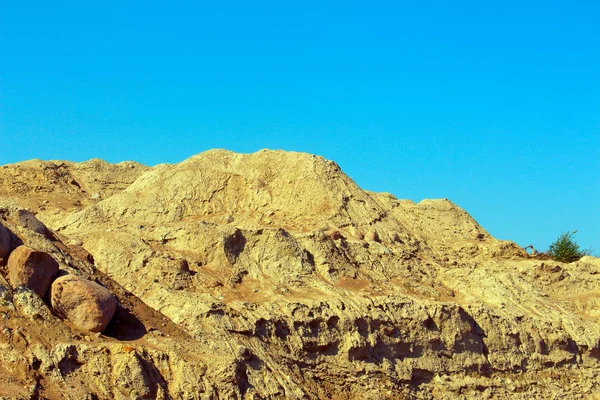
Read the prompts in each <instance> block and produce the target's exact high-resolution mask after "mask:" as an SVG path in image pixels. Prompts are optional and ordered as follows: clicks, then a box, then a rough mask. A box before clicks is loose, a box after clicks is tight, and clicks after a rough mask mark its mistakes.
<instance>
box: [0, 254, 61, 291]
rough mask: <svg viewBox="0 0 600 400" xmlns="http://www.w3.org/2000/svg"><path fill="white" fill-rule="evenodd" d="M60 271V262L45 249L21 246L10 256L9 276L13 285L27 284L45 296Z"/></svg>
mask: <svg viewBox="0 0 600 400" xmlns="http://www.w3.org/2000/svg"><path fill="white" fill-rule="evenodd" d="M57 272H58V263H57V262H56V260H54V259H53V258H52V256H51V255H50V254H48V253H46V252H44V251H38V250H35V249H32V248H30V247H27V246H24V245H23V246H19V247H17V248H16V249H14V250H13V252H12V253H11V254H10V257H9V258H8V277H9V280H10V283H11V285H12V286H13V287H18V286H25V287H27V288H29V289H31V290H33V291H34V292H35V293H36V294H37V295H38V296H40V297H44V296H45V295H46V292H47V291H48V288H49V287H50V284H51V283H52V279H53V278H54V277H55V276H56V274H57Z"/></svg>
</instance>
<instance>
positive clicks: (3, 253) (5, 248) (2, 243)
mask: <svg viewBox="0 0 600 400" xmlns="http://www.w3.org/2000/svg"><path fill="white" fill-rule="evenodd" d="M9 254H10V235H9V234H8V231H7V230H6V228H5V227H4V226H3V225H2V224H0V258H4V259H5V258H7V257H8V255H9Z"/></svg>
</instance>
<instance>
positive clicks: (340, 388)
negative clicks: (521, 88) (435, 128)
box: [0, 150, 600, 399]
mask: <svg viewBox="0 0 600 400" xmlns="http://www.w3.org/2000/svg"><path fill="white" fill-rule="evenodd" d="M55 173H58V175H59V176H57V175H56V174H55ZM96 174H97V175H96ZM98 177H99V179H100V180H102V183H100V182H98ZM71 179H75V181H76V183H77V185H75V184H73V183H72V182H71ZM51 182H54V183H51ZM0 183H2V184H0V204H1V202H2V200H3V199H5V201H6V202H7V203H10V204H14V203H15V202H16V203H17V205H19V204H20V205H21V206H27V207H29V208H31V209H32V211H33V212H34V214H35V215H36V216H37V217H38V218H39V219H41V220H42V221H43V223H44V224H45V225H46V226H47V227H48V228H49V231H50V233H51V234H52V235H54V236H52V235H47V236H48V237H45V236H41V235H39V233H36V232H34V231H32V230H31V229H30V228H29V229H28V228H27V227H26V226H24V225H26V224H25V223H24V222H23V221H22V220H21V219H20V218H18V213H17V212H16V211H15V212H13V213H8V214H6V215H8V217H7V218H8V220H7V221H6V222H7V223H9V224H11V225H10V226H9V228H10V229H11V231H13V232H14V233H15V234H16V235H17V236H19V238H20V239H21V240H22V241H23V242H24V243H26V244H28V245H29V246H32V247H35V248H40V249H45V251H48V252H50V253H52V254H53V256H54V257H55V258H56V259H57V260H58V261H59V263H60V267H61V269H63V270H65V271H69V272H71V273H73V274H76V275H81V276H85V277H86V278H88V279H90V280H98V281H100V282H102V284H103V285H105V286H106V287H108V288H109V289H110V290H111V292H113V293H115V296H116V297H117V298H118V299H119V304H121V305H122V306H118V307H117V310H116V314H115V317H114V323H111V324H110V325H109V326H108V328H107V330H106V331H105V334H106V335H108V336H111V335H112V336H111V337H109V338H107V339H105V338H104V337H99V338H96V337H95V336H94V337H93V338H91V339H90V341H89V342H88V343H80V341H77V339H75V338H76V337H77V336H76V333H72V332H71V331H70V328H69V325H68V324H64V323H63V322H62V321H61V320H58V319H56V317H54V316H52V315H51V314H48V315H47V313H45V312H44V303H43V302H41V303H40V302H36V301H33V300H31V296H30V295H29V293H28V292H23V293H21V292H18V293H13V291H11V289H10V288H9V287H7V288H6V290H2V280H1V279H0V305H2V304H5V309H6V310H7V311H6V314H7V315H9V319H8V320H7V321H8V322H7V323H6V326H7V328H9V329H14V327H16V326H17V325H16V322H15V321H17V322H18V320H19V319H24V318H26V319H27V320H28V321H29V320H31V321H34V323H32V324H31V325H26V326H28V328H27V329H29V330H28V331H25V332H24V333H23V335H24V336H23V337H24V338H25V339H19V338H20V336H19V335H18V334H16V333H14V332H12V331H11V334H10V335H8V336H7V337H8V338H10V339H6V343H10V347H9V348H10V349H11V350H10V351H11V352H12V353H10V354H11V357H12V358H9V356H5V358H4V360H10V359H14V360H20V361H18V362H19V363H21V364H19V366H20V367H19V368H21V369H19V368H17V369H16V370H17V371H24V372H23V373H22V376H21V375H19V376H16V375H15V374H14V373H12V372H11V374H12V375H5V376H13V377H14V381H18V382H19V383H20V384H21V385H22V386H20V387H24V388H25V387H29V386H28V381H27V380H26V379H30V380H31V379H33V375H28V374H29V372H26V371H40V372H39V376H43V377H44V380H43V382H42V381H40V380H39V379H38V381H37V382H41V383H39V384H38V386H37V389H35V388H34V389H35V390H37V392H36V393H37V394H40V395H44V396H46V397H49V398H55V397H54V393H62V392H64V390H62V389H63V388H64V387H65V386H64V385H65V384H63V383H61V381H60V380H59V379H58V377H56V379H55V378H53V377H52V373H53V372H51V371H52V370H53V369H52V368H51V367H50V365H53V363H54V364H56V365H58V369H59V371H60V376H61V377H63V378H64V379H65V380H66V381H67V383H66V384H67V385H69V387H74V388H76V389H75V390H76V392H75V394H74V396H73V398H78V397H76V396H77V395H80V394H83V393H84V394H94V395H95V396H97V397H98V398H101V399H104V398H202V396H204V398H212V399H217V398H223V399H230V398H233V399H246V398H290V399H306V398H308V399H318V398H339V399H352V398H361V399H385V398H414V399H433V398H473V397H481V398H525V399H528V398H531V399H537V398H552V397H556V398H560V397H562V398H577V397H582V396H586V395H587V396H594V395H598V394H600V385H599V383H598V382H599V380H598V376H599V374H600V362H599V359H600V314H599V313H598V310H599V309H600V303H599V301H598V298H599V294H600V261H599V260H598V259H596V258H593V257H585V258H583V259H582V260H580V261H579V262H577V263H571V264H562V263H558V262H554V261H549V260H538V259H535V258H530V257H528V255H527V254H526V253H525V252H524V251H523V250H522V249H521V248H519V247H518V246H517V245H516V244H514V243H512V242H508V241H500V240H497V239H495V238H494V237H493V236H492V235H490V234H489V233H488V232H486V231H485V230H484V229H483V228H482V227H481V226H479V224H477V222H476V221H474V220H473V219H472V218H471V217H470V216H469V215H468V214H467V213H466V212H465V211H464V210H461V209H460V208H459V207H457V206H456V205H454V204H453V203H451V202H450V201H448V200H423V201H421V202H420V203H414V202H412V201H410V200H398V199H396V198H395V197H394V196H392V195H389V194H385V193H371V192H366V191H363V190H361V189H360V188H359V187H358V186H357V185H356V184H355V183H354V182H353V181H352V180H351V179H350V178H349V177H347V176H346V175H345V174H343V173H342V172H341V170H340V168H339V167H338V166H337V165H336V164H335V163H333V162H330V161H327V160H325V159H323V158H320V157H315V156H312V155H308V154H299V153H286V152H281V151H261V152H258V153H254V154H246V155H243V154H235V153H231V152H227V151H222V150H215V151H209V152H206V153H202V154H199V155H197V156H194V157H192V158H190V159H188V160H185V161H183V162H181V163H179V164H174V165H159V166H156V167H153V168H146V167H142V166H139V165H137V164H131V166H130V167H126V166H125V165H124V164H123V165H116V166H112V165H110V164H106V163H103V162H101V161H98V160H93V161H90V162H88V163H83V164H73V163H58V162H48V163H44V162H39V161H32V162H28V163H21V164H16V165H13V166H6V167H4V168H0ZM36 188H41V189H39V190H40V191H41V192H38V191H37V190H38V189H36ZM2 191H5V192H6V193H5V194H4V195H3V192H2ZM42 192H43V193H44V196H43V197H41V196H40V197H36V196H37V195H38V193H42ZM29 193H31V196H29V195H28V196H26V197H25V195H26V194H29ZM96 193H99V195H98V196H96V195H95V194H96ZM44 201H49V202H48V203H44ZM1 216H2V214H1V213H0V217H1ZM53 237H55V238H54V239H53ZM63 242H64V243H70V245H69V246H67V245H64V244H63ZM86 251H87V252H89V254H91V256H93V258H92V257H91V256H89V257H88V255H89V254H88V253H86ZM92 261H93V262H94V263H95V265H92ZM0 278H1V276H0ZM121 286H122V287H121ZM126 291H129V292H130V293H128V292H126ZM140 299H141V301H140ZM30 300H31V301H30ZM142 302H143V303H142ZM121 308H122V309H121ZM0 311H1V310H0ZM165 316H166V317H168V319H167V318H164V317H165ZM0 317H1V315H0ZM161 318H164V319H161ZM38 320H42V321H45V322H44V323H43V324H44V327H45V328H44V329H46V330H47V329H48V328H47V326H49V325H51V326H56V327H57V328H56V330H57V332H60V334H61V335H62V336H61V337H66V338H67V339H61V340H60V341H59V340H58V339H56V340H54V339H52V340H50V341H49V342H48V343H49V344H43V343H42V342H41V341H38V340H37V339H36V337H35V334H34V333H35V332H36V331H35V329H37V328H36V326H38V325H36V323H37V322H35V321H38ZM2 323H3V322H2V319H0V326H1V324H2ZM40 326H41V325H40ZM0 329H1V327H0ZM119 329H124V330H125V332H119V331H118V330H119ZM113 330H116V332H113ZM27 335H29V336H27ZM57 335H58V333H57ZM25 340H26V341H27V342H28V343H29V344H38V345H39V347H40V349H39V351H38V350H36V353H35V357H34V356H33V355H30V354H29V353H27V352H26V351H25V350H22V349H26V348H27V347H24V346H21V347H19V343H21V341H25ZM0 349H2V338H1V337H0ZM0 357H2V352H1V351H0ZM19 357H20V358H19ZM36 360H41V361H36ZM0 361H2V360H0ZM6 362H8V361H6ZM39 363H41V364H39ZM3 365H4V364H3V363H2V362H0V396H3V395H5V394H4V393H2V390H8V389H2V388H3V387H7V388H14V386H10V385H9V382H8V381H5V382H3V381H2V379H3V378H2V376H4V375H3V373H4V371H2V368H4V367H3ZM6 365H9V364H6ZM40 365H41V366H40ZM12 366H14V363H13V364H10V365H9V367H12ZM34 366H37V369H36V368H34ZM9 367H6V368H9ZM27 368H29V369H27ZM7 371H8V369H7ZM6 374H9V372H6ZM119 377H122V379H121V380H119ZM19 379H20V380H19ZM79 382H83V383H79ZM3 383H6V385H8V386H3ZM11 390H12V389H11ZM15 390H16V389H15ZM19 395H21V394H19ZM23 396H25V395H23ZM81 397H83V396H80V397H79V398H81Z"/></svg>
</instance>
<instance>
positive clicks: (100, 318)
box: [50, 275, 117, 332]
mask: <svg viewBox="0 0 600 400" xmlns="http://www.w3.org/2000/svg"><path fill="white" fill-rule="evenodd" d="M50 303H51V304H52V308H53V309H54V310H55V311H56V312H58V313H59V314H61V315H63V316H64V317H66V318H67V319H68V320H69V321H71V322H72V323H73V324H74V325H75V326H77V327H78V328H80V329H83V330H86V331H90V332H102V331H103V330H104V329H105V328H106V326H107V325H108V323H109V322H110V320H111V318H112V317H113V315H114V313H115V309H116V307H117V301H116V299H115V297H114V296H113V295H112V294H111V293H110V291H109V290H108V289H106V288H105V287H103V286H100V285H99V284H97V283H96V282H93V281H90V280H87V279H84V278H81V277H79V276H75V275H65V276H61V277H60V278H57V279H56V280H55V281H54V283H52V288H51V290H50Z"/></svg>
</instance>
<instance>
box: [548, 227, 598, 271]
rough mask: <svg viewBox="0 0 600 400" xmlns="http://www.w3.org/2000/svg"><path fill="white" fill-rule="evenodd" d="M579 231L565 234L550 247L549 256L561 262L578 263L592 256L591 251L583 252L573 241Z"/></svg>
mask: <svg viewBox="0 0 600 400" xmlns="http://www.w3.org/2000/svg"><path fill="white" fill-rule="evenodd" d="M575 233H577V231H573V232H564V233H562V234H561V235H560V236H559V237H558V239H556V241H555V242H554V243H552V244H551V245H550V248H549V249H548V255H549V256H550V257H552V258H553V259H555V260H556V261H561V262H566V263H569V262H573V261H578V260H579V259H580V258H581V257H583V256H587V255H589V254H590V251H589V250H581V249H580V248H579V245H578V244H577V242H575V240H574V239H573V236H575Z"/></svg>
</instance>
